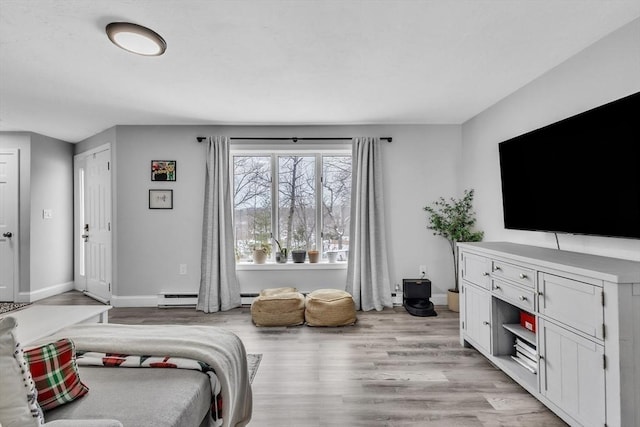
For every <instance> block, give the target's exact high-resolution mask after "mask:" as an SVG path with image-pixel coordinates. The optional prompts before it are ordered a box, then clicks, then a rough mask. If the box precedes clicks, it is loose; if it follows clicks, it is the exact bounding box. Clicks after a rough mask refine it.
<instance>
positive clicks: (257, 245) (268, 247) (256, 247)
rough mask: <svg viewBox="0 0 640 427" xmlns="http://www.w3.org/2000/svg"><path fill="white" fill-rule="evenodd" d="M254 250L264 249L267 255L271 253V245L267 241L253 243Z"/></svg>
mask: <svg viewBox="0 0 640 427" xmlns="http://www.w3.org/2000/svg"><path fill="white" fill-rule="evenodd" d="M253 250H254V251H263V252H264V253H265V254H266V255H267V257H268V256H269V255H271V245H270V244H268V243H267V242H257V243H255V244H254V245H253Z"/></svg>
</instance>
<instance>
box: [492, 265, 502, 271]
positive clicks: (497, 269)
mask: <svg viewBox="0 0 640 427" xmlns="http://www.w3.org/2000/svg"><path fill="white" fill-rule="evenodd" d="M500 270H502V269H501V268H500V266H499V265H496V266H495V267H493V271H500Z"/></svg>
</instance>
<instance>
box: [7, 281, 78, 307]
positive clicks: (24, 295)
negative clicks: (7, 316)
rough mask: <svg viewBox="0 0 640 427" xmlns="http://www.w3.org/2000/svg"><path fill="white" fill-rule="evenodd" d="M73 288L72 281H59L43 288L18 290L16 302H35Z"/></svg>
mask: <svg viewBox="0 0 640 427" xmlns="http://www.w3.org/2000/svg"><path fill="white" fill-rule="evenodd" d="M73 289H74V284H73V282H66V283H60V284H57V285H52V286H47V287H46V288H44V289H38V290H36V291H31V292H20V293H18V298H17V300H16V302H35V301H38V300H41V299H43V298H48V297H52V296H54V295H59V294H62V293H65V292H68V291H72V290H73Z"/></svg>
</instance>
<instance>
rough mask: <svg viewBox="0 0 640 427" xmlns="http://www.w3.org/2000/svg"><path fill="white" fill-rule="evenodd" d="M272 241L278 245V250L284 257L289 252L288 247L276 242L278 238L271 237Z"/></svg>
mask: <svg viewBox="0 0 640 427" xmlns="http://www.w3.org/2000/svg"><path fill="white" fill-rule="evenodd" d="M273 241H274V242H276V244H277V245H278V252H280V253H281V254H282V256H283V257H285V258H286V257H287V255H288V254H289V249H287V248H283V247H282V246H280V242H278V239H276V238H275V237H274V238H273Z"/></svg>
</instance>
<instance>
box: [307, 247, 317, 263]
mask: <svg viewBox="0 0 640 427" xmlns="http://www.w3.org/2000/svg"><path fill="white" fill-rule="evenodd" d="M307 253H308V254H309V262H310V263H312V264H315V263H317V262H318V261H320V252H319V251H316V250H315V249H312V250H310V251H307Z"/></svg>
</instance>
